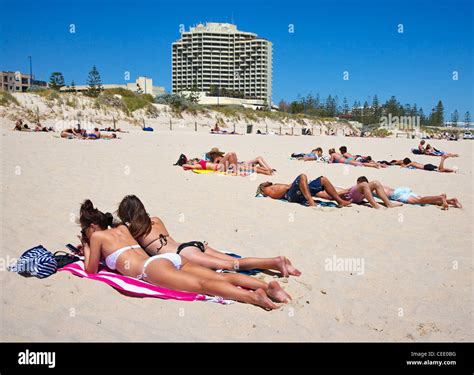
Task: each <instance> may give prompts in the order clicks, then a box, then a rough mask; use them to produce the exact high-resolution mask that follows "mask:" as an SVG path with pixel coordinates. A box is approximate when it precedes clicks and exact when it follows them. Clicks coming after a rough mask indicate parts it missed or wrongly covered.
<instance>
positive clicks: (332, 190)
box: [321, 176, 352, 206]
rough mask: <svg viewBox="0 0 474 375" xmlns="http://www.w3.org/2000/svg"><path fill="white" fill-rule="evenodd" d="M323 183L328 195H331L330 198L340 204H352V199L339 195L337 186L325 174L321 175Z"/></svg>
mask: <svg viewBox="0 0 474 375" xmlns="http://www.w3.org/2000/svg"><path fill="white" fill-rule="evenodd" d="M321 185H322V186H323V187H324V191H325V192H326V193H327V194H328V196H329V197H331V198H330V199H332V200H334V201H336V202H337V203H338V204H339V206H348V205H350V204H351V202H352V201H346V200H344V199H342V198H341V197H340V196H339V195H338V193H337V191H336V188H335V187H334V186H333V184H332V183H331V181H329V180H328V179H327V178H326V177H324V176H322V177H321Z"/></svg>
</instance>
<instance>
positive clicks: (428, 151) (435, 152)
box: [425, 144, 459, 158]
mask: <svg viewBox="0 0 474 375" xmlns="http://www.w3.org/2000/svg"><path fill="white" fill-rule="evenodd" d="M425 155H430V156H443V155H446V156H448V157H453V158H455V157H457V156H459V155H458V154H454V153H450V152H445V151H441V150H438V149H436V148H434V147H433V146H431V145H430V144H427V145H426V148H425Z"/></svg>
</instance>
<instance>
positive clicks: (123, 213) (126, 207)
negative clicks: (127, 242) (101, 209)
mask: <svg viewBox="0 0 474 375" xmlns="http://www.w3.org/2000/svg"><path fill="white" fill-rule="evenodd" d="M117 213H118V216H119V218H120V220H122V222H123V223H124V224H125V225H127V226H128V230H129V231H130V233H131V235H132V236H133V238H135V239H136V240H137V241H138V240H140V239H142V238H143V237H144V236H146V235H148V234H149V233H150V231H151V220H150V216H149V215H148V213H147V212H146V210H145V206H144V205H143V203H142V201H141V200H140V199H139V198H138V197H137V196H136V195H127V196H126V197H124V198H123V199H122V201H121V202H120V204H119V208H118V210H117Z"/></svg>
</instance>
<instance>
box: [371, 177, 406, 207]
mask: <svg viewBox="0 0 474 375" xmlns="http://www.w3.org/2000/svg"><path fill="white" fill-rule="evenodd" d="M369 188H370V190H371V191H374V190H375V193H376V194H377V196H378V197H379V198H380V199H381V200H382V202H383V203H384V204H385V206H387V207H389V208H393V207H399V206H403V203H400V202H392V201H391V200H390V199H388V196H387V194H386V193H385V190H384V188H383V186H382V184H381V183H380V182H379V181H370V182H369Z"/></svg>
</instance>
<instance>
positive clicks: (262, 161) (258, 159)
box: [250, 156, 272, 170]
mask: <svg viewBox="0 0 474 375" xmlns="http://www.w3.org/2000/svg"><path fill="white" fill-rule="evenodd" d="M250 163H251V164H259V165H261V166H262V167H264V168H266V169H269V170H272V167H270V164H268V163H267V161H266V160H265V159H264V158H262V157H261V156H257V157H256V158H255V159H253V160H251V161H250Z"/></svg>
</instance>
